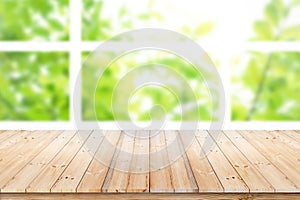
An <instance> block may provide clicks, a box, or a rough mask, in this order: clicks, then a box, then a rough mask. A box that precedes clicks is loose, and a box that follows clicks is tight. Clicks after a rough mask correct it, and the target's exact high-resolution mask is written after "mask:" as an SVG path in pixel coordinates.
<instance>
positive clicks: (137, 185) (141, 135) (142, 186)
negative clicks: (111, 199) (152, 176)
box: [126, 131, 149, 192]
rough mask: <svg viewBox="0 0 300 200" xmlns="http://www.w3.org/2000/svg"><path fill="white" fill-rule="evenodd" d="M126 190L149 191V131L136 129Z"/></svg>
mask: <svg viewBox="0 0 300 200" xmlns="http://www.w3.org/2000/svg"><path fill="white" fill-rule="evenodd" d="M126 192H149V131H138V133H137V134H136V137H135V139H134V147H133V156H132V161H131V164H130V170H129V177H128V186H127V189H126Z"/></svg>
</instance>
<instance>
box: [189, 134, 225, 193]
mask: <svg viewBox="0 0 300 200" xmlns="http://www.w3.org/2000/svg"><path fill="white" fill-rule="evenodd" d="M201 152H202V149H201V147H200V145H199V143H198V141H197V139H194V140H193V141H192V145H191V146H190V147H189V148H188V150H187V156H188V159H189V161H190V164H191V168H192V171H193V173H194V176H195V179H196V181H197V185H198V188H199V192H223V191H224V189H223V187H222V185H221V183H220V181H219V180H218V177H217V176H216V174H215V172H214V170H213V168H212V167H211V165H210V163H209V161H208V160H207V157H206V156H201Z"/></svg>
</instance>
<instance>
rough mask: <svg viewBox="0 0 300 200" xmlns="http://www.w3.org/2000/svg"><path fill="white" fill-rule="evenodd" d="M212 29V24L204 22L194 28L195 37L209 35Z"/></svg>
mask: <svg viewBox="0 0 300 200" xmlns="http://www.w3.org/2000/svg"><path fill="white" fill-rule="evenodd" d="M214 27H215V24H214V22H204V23H202V24H200V25H199V26H198V27H197V28H196V30H195V32H196V34H197V35H200V36H205V35H207V34H209V33H210V32H211V31H212V30H213V29H214Z"/></svg>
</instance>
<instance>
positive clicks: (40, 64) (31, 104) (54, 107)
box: [0, 52, 69, 121]
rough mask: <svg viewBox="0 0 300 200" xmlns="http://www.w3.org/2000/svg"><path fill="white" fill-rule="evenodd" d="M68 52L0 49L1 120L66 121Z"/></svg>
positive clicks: (67, 111) (67, 116)
mask: <svg viewBox="0 0 300 200" xmlns="http://www.w3.org/2000/svg"><path fill="white" fill-rule="evenodd" d="M68 65H69V61H68V54H67V53H60V52H59V53H57V52H55V53H54V52H50V53H48V52H47V53H40V52H28V53H20V52H9V53H8V52H7V53H2V52H0V86H1V90H0V108H1V109H0V120H25V121H26V120H33V121H44V120H68V119H69V83H68V81H69V78H68V76H69V75H68V74H69V70H68Z"/></svg>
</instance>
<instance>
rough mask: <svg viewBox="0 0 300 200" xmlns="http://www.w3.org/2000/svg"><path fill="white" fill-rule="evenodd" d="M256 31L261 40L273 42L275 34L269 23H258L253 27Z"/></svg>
mask: <svg viewBox="0 0 300 200" xmlns="http://www.w3.org/2000/svg"><path fill="white" fill-rule="evenodd" d="M253 28H254V31H255V33H256V34H257V39H259V40H273V39H274V32H273V30H272V28H271V26H270V24H269V23H267V22H266V21H262V20H260V21H256V22H255V23H254V25H253Z"/></svg>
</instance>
